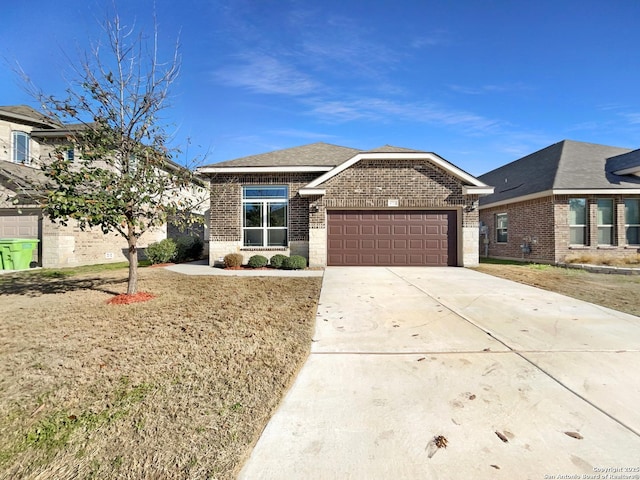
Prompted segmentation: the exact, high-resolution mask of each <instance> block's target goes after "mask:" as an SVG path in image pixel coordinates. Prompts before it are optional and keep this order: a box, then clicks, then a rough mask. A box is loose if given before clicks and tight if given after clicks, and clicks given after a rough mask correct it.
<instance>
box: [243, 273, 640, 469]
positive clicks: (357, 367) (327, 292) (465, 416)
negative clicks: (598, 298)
mask: <svg viewBox="0 0 640 480" xmlns="http://www.w3.org/2000/svg"><path fill="white" fill-rule="evenodd" d="M639 347H640V318H638V317H635V316H632V315H627V314H623V313H620V312H616V311H613V310H609V309H606V308H603V307H599V306H595V305H592V304H589V303H585V302H581V301H579V300H574V299H571V298H568V297H564V296H561V295H557V294H553V293H550V292H546V291H543V290H539V289H535V288H532V287H527V286H525V285H520V284H517V283H513V282H509V281H507V280H503V279H498V278H495V277H491V276H488V275H484V274H481V273H478V272H474V271H471V270H468V269H462V268H353V267H348V268H338V267H329V268H327V269H326V271H325V276H324V280H323V288H322V293H321V297H320V305H319V308H318V316H317V326H316V332H315V336H314V342H313V345H312V353H311V355H310V357H309V359H308V360H307V362H306V363H305V365H304V367H303V368H302V370H301V372H300V374H299V376H298V378H297V379H296V381H295V383H294V385H293V386H292V388H291V390H290V391H289V393H288V394H287V396H286V397H285V399H284V401H283V403H282V404H281V406H280V408H279V409H278V411H277V412H276V414H275V415H274V417H273V418H272V419H271V421H270V422H269V424H268V425H267V427H266V429H265V431H264V432H263V434H262V436H261V438H260V440H259V441H258V443H257V445H256V447H255V449H254V451H253V453H252V455H251V457H250V459H249V461H248V462H247V464H246V465H245V466H244V469H243V470H242V472H241V474H240V478H241V479H252V480H253V479H350V478H353V479H361V478H367V479H388V478H398V479H424V478H442V479H457V478H480V479H482V478H510V479H512V478H518V479H524V478H531V479H543V478H553V476H555V477H556V478H560V476H561V475H578V476H579V478H583V475H594V474H597V473H598V469H606V468H609V469H611V468H618V469H623V468H626V469H628V470H627V471H626V474H628V475H637V476H638V477H637V478H640V471H637V470H633V469H637V468H638V467H640V465H639V462H640V454H639V453H638V452H640V413H639V412H638V408H637V406H638V405H639V404H640V372H639V371H638V369H637V365H640V350H639ZM436 437H441V438H439V440H438V441H437V442H436V441H435V438H436ZM443 439H446V448H444V440H443ZM438 445H439V446H440V447H441V448H438ZM600 471H603V470H600ZM611 472H612V470H609V472H608V473H611ZM621 472H625V471H624V470H622V471H621ZM545 476H546V477H545ZM584 478H587V477H584ZM609 478H612V477H611V476H610V477H609ZM629 478H635V477H629Z"/></svg>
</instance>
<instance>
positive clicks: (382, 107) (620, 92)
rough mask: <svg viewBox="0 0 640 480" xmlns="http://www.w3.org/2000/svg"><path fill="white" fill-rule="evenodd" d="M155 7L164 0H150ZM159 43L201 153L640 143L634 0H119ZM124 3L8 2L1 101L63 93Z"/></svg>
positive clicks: (179, 127) (184, 122) (467, 154)
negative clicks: (29, 90) (175, 51)
mask: <svg viewBox="0 0 640 480" xmlns="http://www.w3.org/2000/svg"><path fill="white" fill-rule="evenodd" d="M154 5H155V7H154ZM115 6H116V8H117V11H118V13H119V14H120V17H121V19H122V21H123V23H126V24H128V25H132V24H134V23H135V25H136V27H137V28H139V29H142V30H144V31H145V32H147V33H152V31H153V27H152V17H153V16H152V12H153V10H154V8H155V11H156V16H157V21H158V33H159V37H160V42H161V47H162V48H163V49H164V53H165V54H167V56H168V53H169V52H170V51H171V49H172V48H173V46H174V44H175V42H176V40H177V39H178V38H179V43H180V53H181V56H182V70H181V74H180V77H179V80H178V81H177V82H176V83H175V84H174V85H173V88H172V98H171V104H172V107H171V109H170V110H169V111H168V113H169V118H168V121H169V123H170V124H171V130H172V131H174V132H175V142H176V143H177V144H179V145H181V146H182V147H183V148H184V147H185V146H186V145H187V143H188V142H187V139H188V138H190V139H191V143H190V146H189V153H188V155H190V156H191V155H202V154H204V153H205V152H208V157H207V159H206V162H205V163H214V162H218V161H222V160H230V159H234V158H238V157H242V156H246V155H252V154H256V153H264V152H267V151H271V150H276V149H281V148H288V147H293V146H297V145H304V144H307V143H312V142H319V141H322V142H327V143H333V144H337V145H343V146H348V147H353V148H359V149H363V150H368V149H372V148H376V147H379V146H381V145H384V144H390V145H396V146H403V147H408V148H414V149H419V150H425V151H431V152H435V153H437V154H439V155H441V156H442V157H444V158H445V159H447V160H448V161H450V162H452V163H454V164H455V165H457V166H459V167H461V168H463V169H465V170H467V171H468V172H470V173H472V174H474V175H480V174H482V173H485V172H487V171H489V170H492V169H493V168H496V167H498V166H500V165H502V164H504V163H507V162H510V161H513V160H515V159H517V158H519V157H521V156H523V155H526V154H528V153H532V152H534V151H536V150H539V149H540V148H544V147H545V146H548V145H550V144H552V143H555V142H558V141H560V140H563V139H572V140H579V141H586V142H593V143H603V144H607V145H614V146H620V147H628V148H639V147H640V88H639V85H640V81H639V79H640V29H639V28H638V26H637V20H638V18H640V2H638V1H637V0H609V1H605V0H603V1H591V0H581V1H569V0H567V1H563V0H555V1H547V0H537V1H535V2H534V1H516V0H506V1H501V0H483V1H479V0H458V1H455V0H450V1H430V0H422V1H420V0H395V1H388V0H384V1H382V0H368V1H365V0H339V1H338V0H322V1H319V0H317V1H316V0H307V1H302V0H299V1H298V0H264V1H263V0H182V1H181V2H177V1H175V0H155V2H153V1H151V0H128V1H126V2H125V1H123V0H115ZM113 7H114V2H112V1H111V0H109V1H104V2H102V1H97V0H56V1H55V2H54V1H51V0H30V1H28V2H26V1H25V2H3V4H2V6H0V15H1V16H2V18H3V26H2V29H0V52H1V53H0V56H1V57H2V63H1V65H2V67H1V68H0V92H2V93H1V95H0V104H2V105H11V104H28V105H31V106H34V107H37V105H36V104H35V103H34V101H33V99H32V98H30V97H29V96H28V95H27V94H26V93H25V91H24V90H23V89H22V88H21V86H20V81H19V79H18V78H17V76H16V75H15V74H14V73H13V72H12V65H14V64H15V62H16V61H18V62H19V63H20V65H21V67H22V68H23V69H24V70H25V72H26V73H28V74H29V75H30V77H31V78H32V80H33V81H34V82H35V83H36V84H37V85H38V86H39V87H40V88H42V89H43V90H45V91H46V92H49V93H51V94H54V95H60V94H61V93H62V92H63V90H64V87H65V79H64V76H65V75H68V73H65V72H69V71H70V68H69V63H70V62H71V61H74V60H77V59H78V58H79V53H80V52H83V51H86V50H88V48H89V42H90V41H91V40H95V39H98V38H100V35H101V23H103V22H104V20H105V19H106V18H108V17H109V16H110V15H111V14H112V13H113V11H114V8H113Z"/></svg>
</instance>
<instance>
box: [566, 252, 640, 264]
mask: <svg viewBox="0 0 640 480" xmlns="http://www.w3.org/2000/svg"><path fill="white" fill-rule="evenodd" d="M564 261H565V262H566V263H582V264H588V265H610V266H616V267H638V266H640V254H629V255H625V256H622V257H617V256H612V255H604V254H603V255H594V254H592V253H576V254H574V255H569V256H567V257H566V258H565V259H564Z"/></svg>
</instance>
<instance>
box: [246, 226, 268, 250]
mask: <svg viewBox="0 0 640 480" xmlns="http://www.w3.org/2000/svg"><path fill="white" fill-rule="evenodd" d="M262 234H263V230H262V229H255V230H254V229H245V230H244V246H245V247H262V246H264V242H263V237H262Z"/></svg>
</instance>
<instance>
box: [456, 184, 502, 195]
mask: <svg viewBox="0 0 640 480" xmlns="http://www.w3.org/2000/svg"><path fill="white" fill-rule="evenodd" d="M494 190H495V188H494V187H469V186H466V185H465V186H463V187H462V193H463V194H464V195H491V194H492V193H493V192H494Z"/></svg>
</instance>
